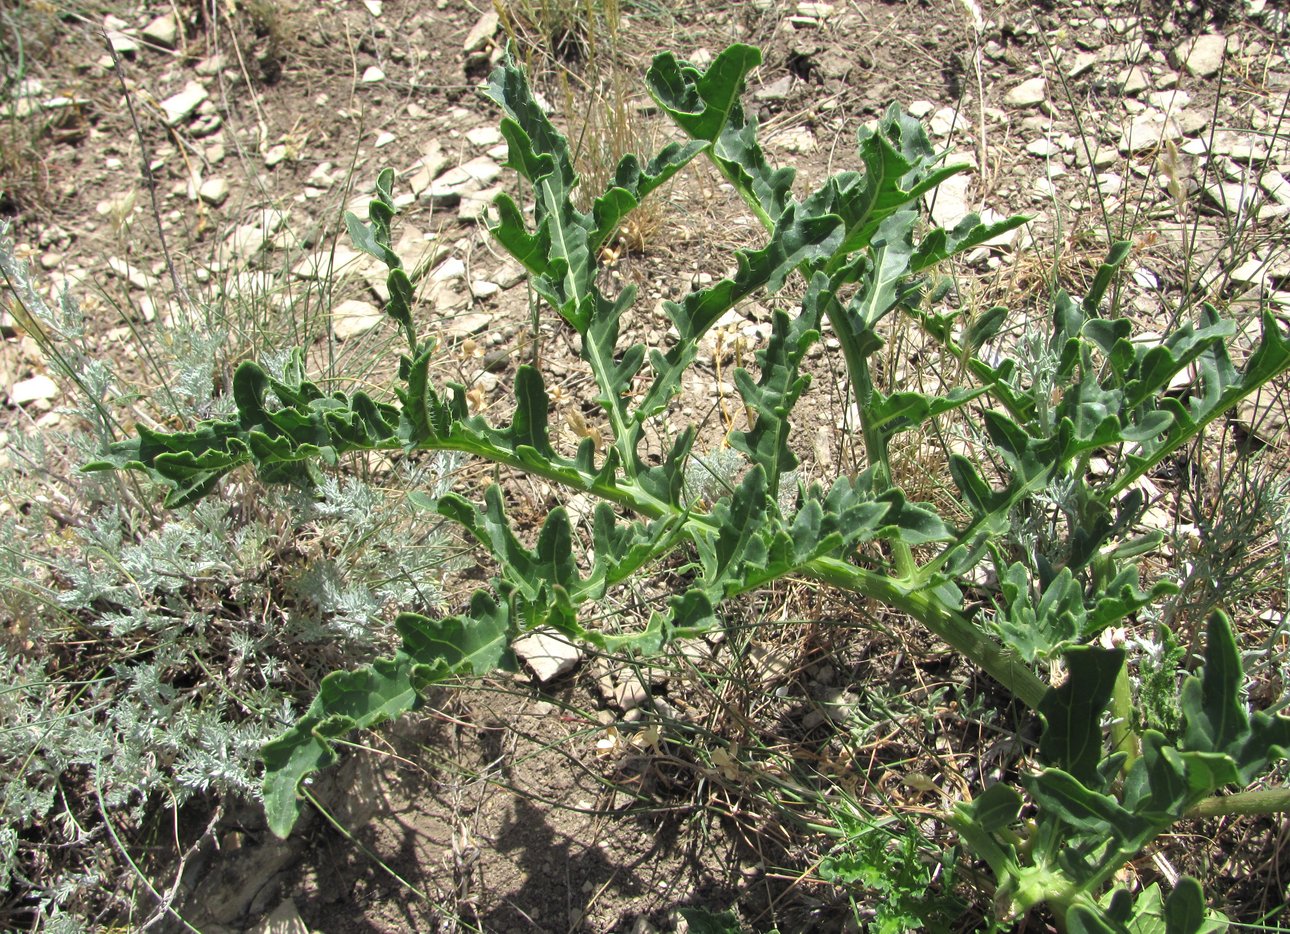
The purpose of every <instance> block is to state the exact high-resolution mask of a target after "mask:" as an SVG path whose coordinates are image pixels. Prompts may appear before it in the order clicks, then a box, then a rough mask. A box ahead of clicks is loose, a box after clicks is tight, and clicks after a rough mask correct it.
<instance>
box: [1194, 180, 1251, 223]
mask: <svg viewBox="0 0 1290 934" xmlns="http://www.w3.org/2000/svg"><path fill="white" fill-rule="evenodd" d="M1257 195H1258V189H1257V188H1255V187H1254V186H1253V185H1242V184H1241V183H1240V182H1219V183H1217V184H1214V185H1207V186H1206V187H1205V197H1206V198H1208V199H1209V200H1210V201H1211V202H1212V203H1213V204H1215V205H1216V206H1218V207H1219V208H1220V209H1221V210H1223V211H1224V212H1226V213H1227V214H1233V215H1234V214H1245V213H1247V212H1248V211H1249V210H1250V208H1251V207H1253V205H1254V200H1255V198H1256V197H1257Z"/></svg>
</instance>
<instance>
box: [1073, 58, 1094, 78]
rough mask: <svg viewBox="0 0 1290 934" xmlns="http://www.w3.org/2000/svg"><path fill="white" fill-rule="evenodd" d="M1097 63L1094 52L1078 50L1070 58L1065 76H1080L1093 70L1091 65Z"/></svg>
mask: <svg viewBox="0 0 1290 934" xmlns="http://www.w3.org/2000/svg"><path fill="white" fill-rule="evenodd" d="M1097 63H1098V56H1097V53H1096V52H1078V53H1076V54H1075V56H1074V57H1073V58H1072V59H1071V63H1070V66H1069V67H1068V68H1067V69H1066V77H1068V78H1080V77H1083V76H1084V75H1086V74H1088V73H1089V72H1090V71H1092V70H1093V66H1094V65H1096V64H1097Z"/></svg>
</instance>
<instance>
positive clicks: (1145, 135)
mask: <svg viewBox="0 0 1290 934" xmlns="http://www.w3.org/2000/svg"><path fill="white" fill-rule="evenodd" d="M1182 137H1183V131H1182V127H1180V126H1179V125H1178V122H1177V121H1176V120H1174V119H1173V118H1171V117H1166V116H1165V115H1164V114H1162V113H1159V112H1158V111H1154V110H1148V111H1146V112H1145V113H1142V114H1139V115H1138V116H1136V117H1134V118H1133V119H1132V120H1131V121H1130V122H1129V123H1128V124H1127V125H1126V126H1125V127H1124V132H1123V133H1122V134H1121V135H1120V142H1119V143H1118V144H1117V148H1118V149H1119V150H1120V152H1122V153H1124V154H1126V155H1128V154H1131V153H1137V152H1145V151H1146V150H1148V149H1155V148H1156V147H1157V146H1159V145H1160V144H1161V143H1163V142H1175V141H1177V140H1180V139H1182Z"/></svg>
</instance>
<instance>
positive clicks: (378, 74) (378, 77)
mask: <svg viewBox="0 0 1290 934" xmlns="http://www.w3.org/2000/svg"><path fill="white" fill-rule="evenodd" d="M360 80H361V81H362V82H363V84H380V83H381V82H382V81H384V80H385V72H383V71H381V69H380V68H379V67H378V66H376V65H368V66H367V69H366V70H365V71H364V72H363V77H362V78H361V79H360Z"/></svg>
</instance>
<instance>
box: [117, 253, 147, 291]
mask: <svg viewBox="0 0 1290 934" xmlns="http://www.w3.org/2000/svg"><path fill="white" fill-rule="evenodd" d="M107 263H108V269H110V270H111V271H112V272H114V273H116V274H117V275H118V276H120V277H121V278H122V279H125V280H126V281H127V282H129V283H130V284H131V285H132V286H134V287H135V288H136V289H139V290H140V291H143V292H147V291H149V290H150V289H155V288H156V287H157V277H156V276H150V275H148V274H147V273H146V272H144V271H143V270H142V269H140V268H139V267H138V266H131V265H130V264H129V263H127V262H126V261H125V260H123V259H120V258H118V257H116V256H110V257H108V261H107Z"/></svg>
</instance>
